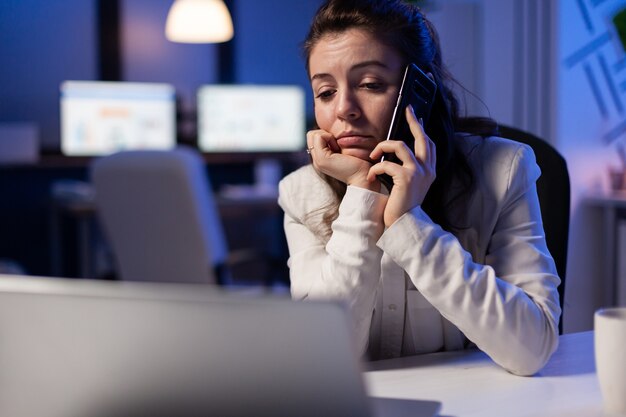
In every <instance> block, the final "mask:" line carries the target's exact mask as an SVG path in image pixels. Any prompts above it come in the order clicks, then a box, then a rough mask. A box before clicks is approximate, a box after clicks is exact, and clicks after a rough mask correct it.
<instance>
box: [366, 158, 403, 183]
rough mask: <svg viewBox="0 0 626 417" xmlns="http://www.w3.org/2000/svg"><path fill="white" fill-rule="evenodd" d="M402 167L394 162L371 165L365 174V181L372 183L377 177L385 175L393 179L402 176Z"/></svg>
mask: <svg viewBox="0 0 626 417" xmlns="http://www.w3.org/2000/svg"><path fill="white" fill-rule="evenodd" d="M403 169H404V166H401V165H398V164H396V163H395V162H389V161H383V162H379V163H377V164H374V165H372V167H371V168H370V169H369V171H368V172H367V180H368V181H374V180H375V179H376V176H377V175H382V174H387V175H389V176H390V177H392V178H393V177H394V176H397V175H400V174H402V172H403V171H402V170H403Z"/></svg>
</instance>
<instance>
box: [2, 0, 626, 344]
mask: <svg viewBox="0 0 626 417" xmlns="http://www.w3.org/2000/svg"><path fill="white" fill-rule="evenodd" d="M177 1H180V0H177ZM173 3H174V1H173V0H59V1H54V2H50V1H41V0H3V1H2V2H0V63H1V65H0V154H4V157H2V156H0V258H1V259H4V261H3V262H4V265H8V266H7V268H13V270H15V271H20V272H22V273H25V274H33V275H54V276H69V277H77V278H78V277H87V276H90V277H97V278H100V277H104V278H106V277H111V276H114V275H115V271H112V270H111V265H110V262H111V261H110V260H107V255H106V254H107V250H106V248H102V247H101V245H104V246H106V245H105V244H103V243H102V239H101V236H99V233H100V232H99V231H98V227H97V225H94V224H93V213H92V212H91V213H90V212H89V210H87V211H81V209H80V207H78V208H77V207H76V206H74V207H72V208H71V210H69V211H68V210H67V207H66V206H63V207H61V211H59V206H58V204H57V203H58V201H57V200H55V198H57V197H58V195H59V194H63V193H65V194H71V195H75V194H77V195H78V196H79V197H84V195H81V193H83V194H89V192H90V191H89V189H88V188H87V189H82V188H81V186H82V185H84V184H85V183H87V184H88V182H89V178H88V165H89V163H90V159H89V157H76V156H74V157H72V156H67V155H63V153H62V149H61V117H60V113H61V104H60V97H61V92H60V91H61V90H60V89H61V85H62V83H63V82H64V81H67V80H82V81H116V82H126V83H128V82H138V83H164V84H168V85H171V86H173V87H174V91H175V102H176V129H177V130H176V139H177V142H178V143H184V144H188V145H191V146H197V144H198V143H197V140H198V129H197V127H198V126H197V124H198V123H197V121H198V111H199V109H198V95H197V94H198V91H199V89H200V88H201V87H202V86H207V85H224V84H227V85H237V86H240V85H256V86H258V85H266V86H285V85H288V86H296V87H299V88H300V89H301V91H303V92H304V96H303V98H304V103H303V106H304V107H303V115H302V116H301V117H300V118H302V119H303V120H302V122H303V123H302V126H303V128H304V127H307V126H311V124H312V119H313V113H312V112H313V110H312V97H311V92H310V88H309V85H308V81H307V77H306V72H305V69H304V63H303V60H302V57H301V54H300V48H299V45H300V43H301V41H302V40H303V39H304V36H305V35H306V31H307V29H308V25H309V22H310V19H311V17H312V15H313V14H314V12H315V11H316V9H317V8H318V7H319V5H320V3H321V2H320V1H319V0H299V1H293V0H227V1H225V2H224V3H225V5H226V6H227V8H228V10H229V12H230V15H231V17H232V23H233V27H234V37H233V38H232V39H231V40H229V41H227V42H222V43H202V44H191V43H179V42H172V41H170V40H168V39H167V38H166V36H165V26H166V20H167V16H168V13H169V11H170V9H171V8H172V5H173ZM419 3H420V4H421V6H422V7H423V9H424V10H425V12H426V14H427V16H428V17H429V18H430V19H431V20H432V21H433V23H434V24H435V26H436V28H437V30H438V32H439V36H440V39H441V44H442V47H443V56H444V60H445V61H446V63H447V64H448V66H449V69H450V70H451V72H452V74H453V75H454V76H455V77H456V78H457V79H458V81H459V82H460V84H461V85H462V86H463V87H464V89H461V88H459V89H458V91H457V92H458V94H459V96H460V98H461V99H462V102H463V103H464V105H465V108H466V112H467V114H468V115H485V116H490V117H492V118H494V119H496V120H497V121H498V122H500V123H502V124H505V125H508V126H513V127H516V128H519V129H522V130H525V131H527V132H530V133H532V134H534V135H536V136H538V137H540V138H542V139H544V140H545V141H547V142H548V143H550V144H551V145H553V146H554V147H555V148H557V150H558V151H559V152H560V153H561V154H562V155H563V156H564V157H565V159H566V161H567V164H568V167H569V174H570V181H571V215H570V235H569V249H568V252H569V255H568V265H567V287H566V297H565V306H564V307H565V308H564V310H565V319H564V329H565V331H566V332H572V331H581V330H587V329H590V328H591V327H592V320H593V315H592V314H591V313H592V312H593V310H594V309H595V308H597V307H599V306H601V305H607V304H615V303H624V302H626V296H623V293H624V292H625V291H626V266H624V265H622V259H624V258H626V255H625V254H626V227H625V226H624V224H626V223H624V222H623V218H624V207H626V205H625V204H623V201H624V197H623V193H622V189H623V188H624V184H623V182H624V181H623V179H624V169H625V166H626V159H625V158H624V157H623V155H624V153H623V150H622V149H623V146H624V140H625V135H626V94H625V92H626V48H625V39H626V23H625V20H626V18H625V17H624V16H626V1H623V0H576V1H573V0H428V1H421V2H419ZM303 130H304V129H303ZM303 134H304V131H303ZM303 146H304V145H303V142H302V147H301V148H300V149H298V150H294V149H282V150H274V151H270V152H268V151H267V150H255V149H252V150H248V151H244V152H228V151H220V152H210V151H203V152H202V154H203V156H204V158H205V161H206V165H207V173H208V177H209V178H210V183H211V186H212V189H213V190H215V191H216V193H224V192H225V191H228V190H231V194H233V192H232V190H233V188H232V187H231V188H230V189H229V188H228V186H233V185H234V186H238V185H239V186H242V187H245V186H247V185H249V184H255V183H256V184H258V182H259V175H261V176H262V175H263V174H259V166H260V165H259V161H264V164H265V165H262V166H264V167H265V171H263V172H265V175H266V176H267V175H269V177H270V179H269V180H267V181H269V185H274V186H275V182H276V179H277V178H278V177H281V176H283V175H285V174H286V173H288V172H290V171H291V170H293V169H296V168H297V167H298V166H300V165H302V164H303V163H306V158H303V155H302V153H303V152H302V150H303V149H304V147H303ZM267 161H270V162H269V163H268V162H267ZM268 166H269V168H267V167H268ZM268 172H269V174H268ZM55 187H56V188H55ZM237 190H238V191H237ZM255 190H257V191H258V189H255ZM55 191H56V194H55ZM237 192H241V193H242V194H244V195H245V194H246V193H247V192H250V190H249V189H246V188H240V189H237V188H235V192H234V194H236V193H237ZM268 196H269V198H266V199H265V200H263V202H262V204H257V205H254V204H248V205H245V204H244V205H241V204H237V203H234V205H231V206H228V207H229V208H228V209H227V211H228V213H227V214H228V216H225V217H224V216H223V220H224V228H225V233H226V235H227V238H228V243H229V246H230V247H231V248H234V249H237V248H239V247H243V246H246V245H249V244H252V245H253V246H257V247H262V248H263V249H265V250H269V252H270V253H271V256H272V259H273V260H275V261H276V263H275V264H273V265H272V267H271V268H273V269H272V272H271V273H270V275H272V279H273V280H275V281H276V282H282V283H283V285H288V279H287V270H286V266H285V262H286V259H287V249H286V245H285V242H284V237H283V236H282V223H281V222H282V213H281V212H280V210H279V209H278V207H277V206H276V205H275V203H268V202H267V200H272V199H273V200H275V198H274V196H272V194H271V192H270V193H267V194H266V195H265V197H268ZM231 197H232V195H231ZM273 200H272V201H273ZM231 203H232V201H231ZM233 207H235V208H233ZM622 241H623V242H622ZM625 260H626V259H625ZM242 274H243V275H246V274H248V275H254V273H250V272H249V271H248V272H242ZM264 274H265V272H264ZM252 278H257V277H252ZM620 282H621V283H622V284H621V286H620ZM620 291H621V292H620ZM620 294H622V296H621V297H622V298H620Z"/></svg>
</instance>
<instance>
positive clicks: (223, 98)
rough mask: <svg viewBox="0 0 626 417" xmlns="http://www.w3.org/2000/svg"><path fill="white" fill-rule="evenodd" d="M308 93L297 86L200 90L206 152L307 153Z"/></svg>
mask: <svg viewBox="0 0 626 417" xmlns="http://www.w3.org/2000/svg"><path fill="white" fill-rule="evenodd" d="M304 100H305V98H304V91H303V89H302V88H301V87H299V86H293V85H204V86H201V87H200V88H199V90H198V148H199V149H200V150H201V151H202V152H206V153H210V152H223V153H226V152H263V153H265V152H267V153H274V152H276V153H278V152H293V151H300V150H302V149H304V145H305V142H306V139H305V134H306V132H305V125H306V115H305V105H304V104H305V102H304Z"/></svg>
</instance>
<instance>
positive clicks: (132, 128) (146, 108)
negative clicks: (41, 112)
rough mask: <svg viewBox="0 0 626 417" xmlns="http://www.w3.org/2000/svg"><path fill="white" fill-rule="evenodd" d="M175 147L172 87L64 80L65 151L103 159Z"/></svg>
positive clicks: (66, 153) (63, 134)
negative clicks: (114, 155) (111, 155)
mask: <svg viewBox="0 0 626 417" xmlns="http://www.w3.org/2000/svg"><path fill="white" fill-rule="evenodd" d="M175 145H176V100H175V90H174V87H173V86H171V85H169V84H153V83H129V82H110V81H65V82H64V83H63V84H61V151H62V153H63V154H64V155H68V156H99V155H107V154H110V153H113V152H116V151H121V150H130V149H169V148H172V147H174V146H175Z"/></svg>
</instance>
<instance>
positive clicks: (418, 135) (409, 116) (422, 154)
mask: <svg viewBox="0 0 626 417" xmlns="http://www.w3.org/2000/svg"><path fill="white" fill-rule="evenodd" d="M405 114H406V121H407V122H408V124H409V129H410V130H411V133H412V134H413V137H414V138H415V157H416V158H417V159H419V160H420V161H422V162H426V163H427V162H428V159H429V155H428V154H429V146H428V144H427V143H426V138H427V136H426V133H425V132H424V128H423V126H422V124H421V123H420V122H419V121H418V120H417V117H416V116H415V112H414V111H413V106H411V105H408V106H407V107H406V109H405Z"/></svg>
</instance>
